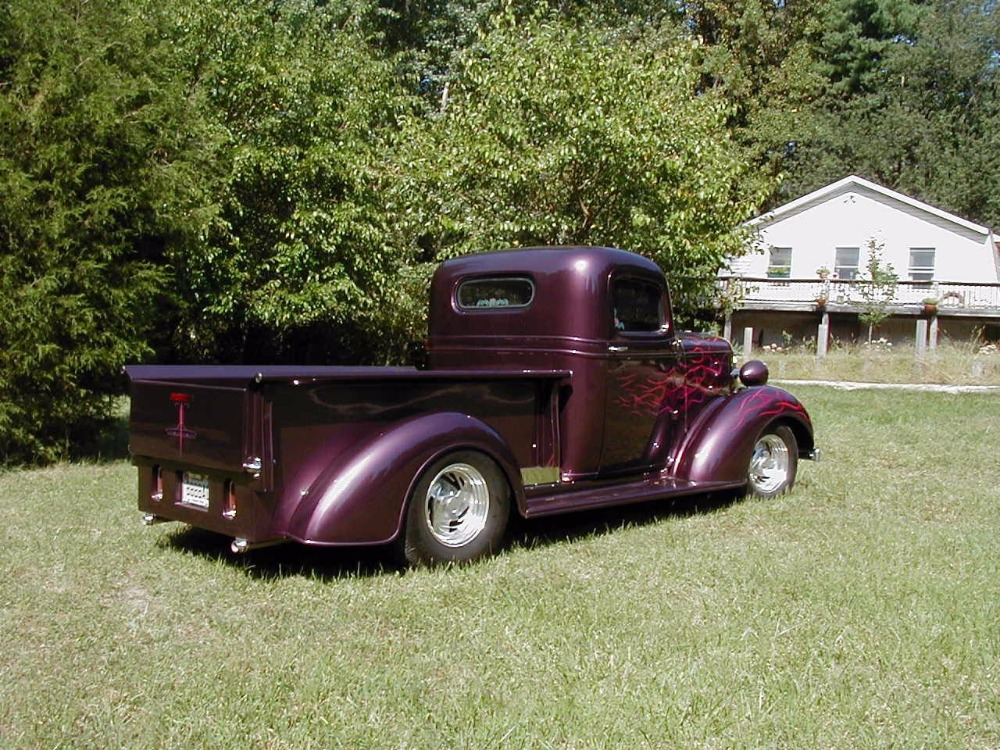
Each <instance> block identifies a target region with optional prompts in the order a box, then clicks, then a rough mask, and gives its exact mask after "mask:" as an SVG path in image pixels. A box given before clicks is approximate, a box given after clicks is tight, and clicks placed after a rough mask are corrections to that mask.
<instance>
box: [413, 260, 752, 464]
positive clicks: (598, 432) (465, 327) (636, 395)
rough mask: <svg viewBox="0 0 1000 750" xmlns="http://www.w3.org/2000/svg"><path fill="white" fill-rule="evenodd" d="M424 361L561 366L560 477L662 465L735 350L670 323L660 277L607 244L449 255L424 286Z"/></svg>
mask: <svg viewBox="0 0 1000 750" xmlns="http://www.w3.org/2000/svg"><path fill="white" fill-rule="evenodd" d="M427 363H428V367H429V369H464V368H468V369H490V368H493V367H496V366H501V367H504V368H509V369H517V368H521V369H524V370H532V369H543V368H544V369H554V370H565V371H566V372H568V373H569V375H568V376H567V378H566V381H565V382H564V383H563V385H562V388H561V391H560V409H559V413H560V430H559V434H560V436H561V438H562V439H561V441H560V446H559V448H560V452H559V462H558V466H559V470H560V479H561V480H562V481H577V480H586V479H596V478H600V477H614V476H621V475H628V474H635V473H645V472H649V471H655V470H659V469H662V468H663V467H664V466H665V464H666V463H667V461H668V459H669V448H670V446H672V445H673V444H674V443H675V442H676V439H677V438H679V437H680V436H681V435H683V433H684V432H685V430H686V425H687V423H688V421H689V420H690V419H691V418H692V417H694V416H695V414H696V413H697V411H698V410H699V407H700V406H701V405H703V404H704V402H705V401H706V400H707V399H709V398H711V397H715V396H723V395H725V394H727V393H729V392H731V390H732V386H733V378H732V377H731V374H730V372H731V370H732V364H733V353H732V348H731V347H730V346H729V344H728V343H727V342H726V341H725V340H723V339H718V338H712V337H705V336H700V337H691V336H687V337H684V336H680V335H678V333H677V331H676V330H675V327H674V323H673V316H672V308H671V305H670V292H669V289H668V287H667V282H666V279H665V277H664V275H663V273H662V271H660V269H659V267H658V266H657V265H656V264H655V263H653V262H652V261H650V260H648V259H646V258H644V257H642V256H639V255H636V254H634V253H630V252H626V251H623V250H617V249H612V248H593V247H582V248H527V249H518V250H507V251H501V252H497V253H491V254H489V255H480V256H470V257H466V258H459V259H456V260H451V261H446V262H445V263H444V264H442V265H441V266H440V267H439V269H438V270H437V272H436V273H435V275H434V279H433V282H432V287H431V307H430V338H429V340H428V344H427Z"/></svg>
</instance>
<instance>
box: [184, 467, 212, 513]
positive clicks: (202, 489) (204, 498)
mask: <svg viewBox="0 0 1000 750" xmlns="http://www.w3.org/2000/svg"><path fill="white" fill-rule="evenodd" d="M208 498H209V491H208V477H206V476H205V475H204V474H192V473H189V472H186V471H185V472H184V478H183V480H182V482H181V504H183V505H192V506H194V507H195V508H201V509H202V510H207V509H208Z"/></svg>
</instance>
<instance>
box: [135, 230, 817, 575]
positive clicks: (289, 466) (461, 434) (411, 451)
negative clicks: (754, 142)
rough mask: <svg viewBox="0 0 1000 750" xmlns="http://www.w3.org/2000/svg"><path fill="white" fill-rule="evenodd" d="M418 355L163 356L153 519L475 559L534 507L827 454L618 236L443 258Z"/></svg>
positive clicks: (142, 370) (614, 497)
mask: <svg viewBox="0 0 1000 750" xmlns="http://www.w3.org/2000/svg"><path fill="white" fill-rule="evenodd" d="M429 325H430V333H429V338H428V340H427V342H426V344H425V346H424V348H423V351H422V352H421V353H420V356H419V357H418V359H419V360H420V361H419V362H418V363H417V364H416V366H415V367H399V368H396V367H277V366H260V367H253V366H155V365H136V366H131V367H128V368H126V370H127V372H128V375H129V377H130V379H131V395H132V406H131V420H130V431H129V439H130V449H131V452H132V459H133V462H134V463H135V465H136V466H137V467H138V470H139V509H140V510H141V511H142V513H143V519H144V521H145V522H146V523H147V524H151V523H156V522H159V521H180V522H182V523H187V524H191V525H193V526H197V527H200V528H204V529H209V530H211V531H214V532H218V533H220V534H224V535H226V536H229V537H232V538H233V540H234V541H233V543H232V549H233V551H234V552H243V551H247V550H249V549H252V548H254V547H258V546H263V545H268V544H274V543H278V542H287V541H294V542H299V543H302V544H309V545H367V544H389V543H392V544H395V545H396V547H397V549H398V550H399V551H400V552H401V553H402V555H403V556H405V559H406V560H407V561H408V562H409V563H411V564H426V563H435V562H443V561H466V560H471V559H474V558H477V557H480V556H482V555H484V554H488V553H490V552H491V551H493V550H495V549H496V548H497V547H498V545H500V544H501V542H502V540H503V537H504V533H505V530H506V528H507V525H508V521H509V520H510V518H511V516H512V514H514V513H516V514H518V515H520V516H522V517H524V518H528V519H531V518H536V517H541V516H548V515H554V514H558V513H568V512H572V511H576V510H582V509H588V508H597V507H604V506H613V505H621V504H625V503H636V502H642V501H647V500H654V499H661V498H672V497H678V496H683V495H692V494H699V493H707V492H714V491H721V490H726V491H733V490H736V491H747V492H749V493H752V494H755V495H758V496H765V497H767V496H772V495H777V494H780V493H782V492H784V491H785V490H787V489H788V488H790V487H791V486H792V483H793V482H794V480H795V474H796V469H797V467H798V460H799V459H800V458H812V459H815V458H818V455H819V451H818V450H817V448H816V446H815V443H814V440H813V429H812V424H811V422H810V419H809V416H808V414H807V413H806V410H805V409H804V408H803V406H802V405H801V404H800V403H799V401H798V400H797V399H796V398H795V397H794V396H792V395H791V394H789V393H788V392H786V391H784V390H781V389H780V388H775V387H772V386H769V385H767V384H766V383H767V368H766V367H765V366H764V365H763V364H762V363H760V362H756V361H751V362H747V363H746V364H745V365H743V367H742V369H741V370H740V371H739V373H738V375H737V374H735V373H734V372H733V371H732V370H733V352H732V349H731V347H730V346H729V344H728V343H727V342H726V341H724V340H723V339H719V338H715V337H711V336H704V335H694V334H688V333H681V332H679V331H677V330H676V329H675V328H674V322H673V319H672V317H671V308H670V298H669V293H668V289H667V283H666V280H665V279H664V275H663V273H662V272H661V271H660V269H659V268H658V267H657V266H656V264H654V263H652V262H651V261H649V260H647V259H645V258H643V257H641V256H639V255H635V254H633V253H629V252H626V251H623V250H617V249H611V248H595V247H560V248H550V247H544V248H527V249H515V250H504V251H499V252H494V253H486V254H482V255H474V256H468V257H464V258H457V259H454V260H449V261H446V262H444V263H443V264H442V265H441V266H440V267H439V268H438V269H437V271H436V273H435V275H434V279H433V282H432V286H431V303H430V319H429Z"/></svg>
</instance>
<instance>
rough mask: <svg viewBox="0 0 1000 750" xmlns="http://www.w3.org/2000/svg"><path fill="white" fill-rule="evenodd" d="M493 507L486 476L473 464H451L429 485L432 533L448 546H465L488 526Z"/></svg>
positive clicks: (426, 504) (426, 516) (428, 515)
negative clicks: (487, 522)
mask: <svg viewBox="0 0 1000 750" xmlns="http://www.w3.org/2000/svg"><path fill="white" fill-rule="evenodd" d="M489 510H490V490H489V485H487V483H486V478H485V477H484V476H483V475H482V473H481V472H480V471H479V470H478V469H477V468H476V467H474V466H470V465H469V464H463V463H458V464H451V465H450V466H447V467H445V468H444V469H442V470H441V471H439V472H438V473H437V475H436V476H435V477H434V479H432V480H431V483H430V486H429V487H428V488H427V496H426V498H425V499H424V519H425V521H426V522H427V528H428V529H429V530H430V532H431V535H432V536H433V537H434V538H435V539H436V540H437V541H439V542H440V543H441V544H443V545H444V546H445V547H461V546H462V545H464V544H468V543H469V542H471V541H472V540H473V539H475V538H476V537H477V536H478V535H479V534H480V532H482V530H483V529H484V528H486V518H487V515H488V514H489Z"/></svg>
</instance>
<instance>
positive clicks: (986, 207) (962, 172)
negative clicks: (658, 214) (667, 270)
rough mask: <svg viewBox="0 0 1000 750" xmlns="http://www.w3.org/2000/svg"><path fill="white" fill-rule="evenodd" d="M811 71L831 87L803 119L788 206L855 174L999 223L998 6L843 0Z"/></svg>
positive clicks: (826, 20)
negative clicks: (993, 177) (994, 182)
mask: <svg viewBox="0 0 1000 750" xmlns="http://www.w3.org/2000/svg"><path fill="white" fill-rule="evenodd" d="M813 57H814V60H815V62H814V63H813V69H814V70H815V71H818V72H819V73H820V74H821V75H822V76H823V78H824V79H825V81H826V83H825V84H824V86H823V93H822V95H821V96H817V97H816V98H815V100H814V101H813V103H812V105H811V106H810V107H809V108H808V110H807V111H804V112H803V113H802V115H801V117H800V121H799V133H798V135H797V136H796V142H797V149H796V151H795V154H794V158H792V159H789V160H786V162H785V164H784V168H785V170H786V172H787V174H788V181H787V183H786V190H785V193H784V194H783V195H782V196H781V198H782V199H784V198H787V197H792V196H797V195H802V194H803V193H805V192H808V191H809V190H812V189H814V188H816V187H819V186H820V185H823V184H827V183H829V182H832V181H834V180H836V179H839V178H841V177H843V176H845V175H846V174H850V173H857V174H862V175H864V176H866V177H868V178H870V179H873V180H875V181H877V182H880V183H882V184H884V185H887V186H889V187H892V188H894V189H897V190H900V191H902V192H904V193H907V194H910V195H913V196H915V197H918V198H921V199H923V200H926V201H929V202H931V203H934V204H936V205H940V206H942V207H943V208H946V209H948V210H951V211H954V212H956V213H958V214H960V215H962V216H964V217H966V218H970V219H973V220H976V221H980V222H984V223H987V224H990V225H996V224H997V223H998V222H1000V199H998V197H997V192H996V191H995V190H992V189H991V186H990V184H989V181H988V180H983V179H982V175H983V174H990V173H993V172H995V171H996V169H997V168H998V167H1000V148H998V140H997V138H998V136H997V132H998V126H1000V103H998V98H997V95H998V90H1000V78H998V76H1000V66H998V65H997V60H998V58H1000V14H997V13H996V8H995V7H994V4H992V3H989V4H982V3H972V2H954V1H953V0H936V1H935V2H929V3H917V2H910V1H908V0H879V1H878V2H874V1H867V2H866V1H865V0H839V1H838V2H835V3H831V4H830V5H829V8H828V10H827V13H826V15H825V16H824V17H823V24H822V33H821V34H820V36H819V38H818V41H817V43H816V46H815V50H814V53H813Z"/></svg>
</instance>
